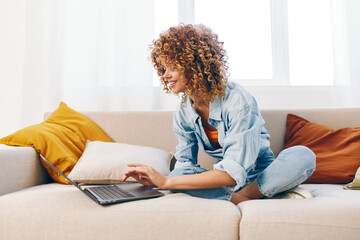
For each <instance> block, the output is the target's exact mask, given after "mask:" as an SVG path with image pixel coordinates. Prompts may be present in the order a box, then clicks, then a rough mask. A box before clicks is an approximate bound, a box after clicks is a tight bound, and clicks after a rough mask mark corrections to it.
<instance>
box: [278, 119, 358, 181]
mask: <svg viewBox="0 0 360 240" xmlns="http://www.w3.org/2000/svg"><path fill="white" fill-rule="evenodd" d="M285 144H286V145H285V148H288V147H292V146H295V145H304V146H307V147H309V148H310V149H311V150H312V151H313V152H314V153H315V154H316V169H315V172H314V173H313V175H312V176H311V177H310V178H309V179H308V180H307V181H306V183H348V182H351V181H352V180H353V179H354V176H355V172H356V170H357V168H358V167H359V166H360V128H341V129H337V130H333V129H331V128H329V127H327V126H324V125H321V124H317V123H313V122H309V121H308V120H306V119H304V118H301V117H298V116H296V115H293V114H288V116H287V124H286V136H285Z"/></svg>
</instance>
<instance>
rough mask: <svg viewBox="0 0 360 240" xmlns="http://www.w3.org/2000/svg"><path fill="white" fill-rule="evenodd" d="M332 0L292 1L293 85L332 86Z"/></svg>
mask: <svg viewBox="0 0 360 240" xmlns="http://www.w3.org/2000/svg"><path fill="white" fill-rule="evenodd" d="M330 3H331V1H328V0H289V1H288V20H289V22H288V32H289V58H290V63H289V64H290V85H333V84H334V66H333V48H332V33H331V32H332V31H331V8H330Z"/></svg>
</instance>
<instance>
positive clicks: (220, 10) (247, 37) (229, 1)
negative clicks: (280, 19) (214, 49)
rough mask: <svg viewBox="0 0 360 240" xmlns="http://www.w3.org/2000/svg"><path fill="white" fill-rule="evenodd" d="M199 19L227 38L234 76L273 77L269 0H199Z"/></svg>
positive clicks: (220, 35)
mask: <svg viewBox="0 0 360 240" xmlns="http://www.w3.org/2000/svg"><path fill="white" fill-rule="evenodd" d="M195 23H203V24H204V25H206V26H208V27H210V28H211V29H212V30H213V31H214V32H215V33H217V34H218V35H219V38H220V40H221V41H224V48H225V50H226V51H227V53H228V57H229V72H230V74H231V75H230V79H272V77H273V71H272V45H271V16H270V1H269V0H252V1H239V0H224V1H221V3H220V1H218V0H195Z"/></svg>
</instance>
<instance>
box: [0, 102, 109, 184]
mask: <svg viewBox="0 0 360 240" xmlns="http://www.w3.org/2000/svg"><path fill="white" fill-rule="evenodd" d="M86 140H91V141H104V142H113V140H112V139H111V138H110V137H109V136H108V135H107V134H106V133H105V132H103V131H102V130H101V129H100V128H99V127H98V126H97V125H96V124H95V123H94V122H93V121H91V120H90V119H89V118H87V117H86V116H84V115H83V114H80V113H78V112H76V111H74V110H73V109H71V108H69V107H68V106H67V105H66V104H65V103H63V102H61V103H60V106H59V108H58V109H57V110H56V111H54V112H53V113H52V114H51V116H50V117H49V118H48V119H47V120H46V121H44V122H42V123H40V124H36V125H32V126H29V127H26V128H24V129H21V130H19V131H17V132H15V133H13V134H11V135H9V136H7V137H4V138H2V139H0V143H1V144H6V145H11V146H27V147H34V148H35V149H36V151H37V152H38V153H41V154H42V155H43V156H44V157H45V158H46V159H47V160H48V161H49V162H51V163H52V164H53V165H55V166H56V167H57V168H58V169H59V170H60V171H62V172H63V173H64V174H65V175H68V174H69V173H70V172H71V170H72V169H73V167H74V166H75V164H76V163H77V161H78V160H79V158H80V157H81V155H82V153H83V151H84V149H85V143H86ZM43 165H44V166H45V168H46V169H47V171H48V173H49V174H50V176H51V177H52V178H53V179H54V180H55V181H57V182H59V183H65V184H68V182H67V181H65V179H64V178H63V177H61V175H59V174H58V173H57V172H55V171H54V170H52V168H51V167H49V166H48V165H46V164H45V163H43Z"/></svg>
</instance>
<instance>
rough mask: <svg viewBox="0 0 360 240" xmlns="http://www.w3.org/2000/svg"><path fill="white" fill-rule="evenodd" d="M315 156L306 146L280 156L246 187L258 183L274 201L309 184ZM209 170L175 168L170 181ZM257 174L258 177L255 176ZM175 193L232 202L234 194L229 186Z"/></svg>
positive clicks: (252, 174)
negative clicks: (281, 193)
mask: <svg viewBox="0 0 360 240" xmlns="http://www.w3.org/2000/svg"><path fill="white" fill-rule="evenodd" d="M315 159H316V156H315V154H314V153H313V152H312V151H311V150H310V149H309V148H307V147H305V146H294V147H290V148H287V149H285V150H283V151H282V152H280V153H279V155H278V157H277V158H276V159H275V160H274V161H273V162H272V163H271V164H270V165H268V166H266V167H264V168H263V169H260V171H259V169H256V172H249V175H248V177H250V176H251V177H250V178H251V179H247V181H246V182H247V184H246V185H244V186H243V187H242V188H241V189H243V188H244V187H246V186H247V185H248V184H250V183H251V182H253V181H255V179H256V180H257V181H258V186H259V190H260V192H261V193H262V194H263V195H265V196H266V197H272V196H274V195H275V194H277V193H280V192H284V191H286V190H289V189H291V188H293V187H296V186H298V185H300V184H301V183H302V182H304V181H305V180H307V179H308V178H309V177H310V176H311V175H312V173H313V172H314V170H315ZM206 171H208V170H206V169H204V168H201V167H200V166H199V165H196V166H185V167H179V168H175V169H174V170H173V171H171V173H170V174H169V177H175V176H183V175H191V174H199V173H202V172H206ZM254 173H255V176H254ZM241 189H240V190H241ZM171 192H174V193H186V194H189V195H191V196H194V197H200V198H208V199H221V200H228V201H229V200H230V199H231V196H232V191H231V190H230V188H229V186H224V187H217V188H208V189H194V190H171Z"/></svg>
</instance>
